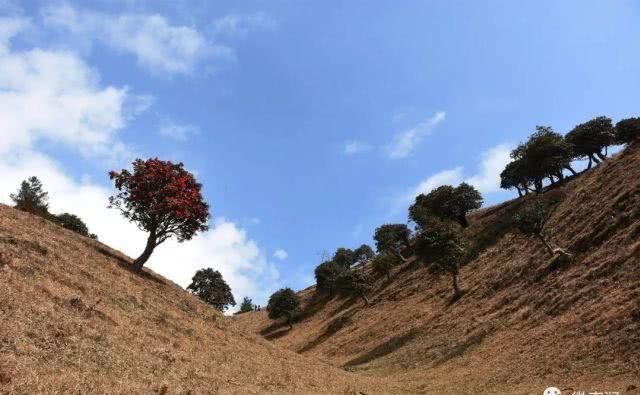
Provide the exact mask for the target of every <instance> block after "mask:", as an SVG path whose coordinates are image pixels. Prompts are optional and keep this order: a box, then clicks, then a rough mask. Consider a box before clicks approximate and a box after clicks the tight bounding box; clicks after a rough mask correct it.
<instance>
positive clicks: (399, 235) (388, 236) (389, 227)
mask: <svg viewBox="0 0 640 395" xmlns="http://www.w3.org/2000/svg"><path fill="white" fill-rule="evenodd" d="M410 235H411V231H409V228H408V227H407V225H405V224H385V225H382V226H379V227H378V228H376V231H375V235H374V236H373V239H374V240H375V242H376V249H377V250H378V252H379V253H384V252H392V253H394V254H396V255H397V256H398V257H400V259H402V260H403V261H406V258H405V257H403V256H402V250H403V249H404V248H406V247H408V246H409V236H410Z"/></svg>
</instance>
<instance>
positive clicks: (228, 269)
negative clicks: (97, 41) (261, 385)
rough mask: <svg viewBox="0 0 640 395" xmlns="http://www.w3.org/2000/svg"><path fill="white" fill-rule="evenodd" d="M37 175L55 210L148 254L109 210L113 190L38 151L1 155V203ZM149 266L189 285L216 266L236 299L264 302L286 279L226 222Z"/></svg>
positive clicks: (116, 244) (126, 248)
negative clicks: (77, 175) (84, 178)
mask: <svg viewBox="0 0 640 395" xmlns="http://www.w3.org/2000/svg"><path fill="white" fill-rule="evenodd" d="M32 175H36V176H38V177H39V178H40V179H41V181H42V182H43V184H44V187H45V189H46V190H47V191H48V192H49V196H50V208H51V211H52V212H54V213H60V212H65V211H67V212H71V213H74V214H77V215H78V216H80V217H81V218H82V219H83V220H84V221H85V222H86V223H87V225H88V227H89V230H90V231H91V232H93V233H96V234H97V235H98V236H99V238H100V241H101V242H103V243H105V244H107V245H109V246H111V247H113V248H116V249H118V250H121V251H122V252H124V253H125V254H127V255H129V256H132V257H136V256H138V255H139V254H140V253H141V252H142V250H143V248H144V245H145V240H146V235H145V234H144V233H143V232H141V231H140V230H138V228H137V227H136V226H135V225H134V224H132V223H129V222H128V221H126V220H125V219H124V218H123V217H122V216H121V215H120V214H119V212H117V211H116V210H113V209H108V208H107V199H108V196H109V195H110V194H111V192H112V191H111V190H110V189H109V188H107V187H104V186H102V185H99V184H95V183H91V182H90V181H81V182H78V181H75V180H73V179H71V178H70V177H68V176H66V175H65V174H64V170H63V169H62V168H61V167H60V165H59V164H58V163H56V162H55V161H53V160H52V159H50V158H48V157H47V156H45V155H42V154H39V153H37V152H34V151H27V150H24V151H15V152H13V153H11V154H10V155H5V156H2V157H0V202H3V203H6V204H11V202H10V199H9V194H10V193H13V192H15V190H16V189H17V188H18V186H19V184H20V181H22V180H23V179H25V178H27V177H29V176H32ZM105 177H106V172H105ZM147 265H148V266H149V267H150V268H151V269H153V270H154V271H156V272H158V273H160V274H162V275H163V276H165V277H167V278H169V279H171V280H172V281H174V282H176V283H178V284H179V285H181V286H183V287H186V286H187V285H188V284H189V283H190V282H191V277H192V276H193V274H194V273H195V272H196V271H197V270H198V269H201V268H206V267H212V268H214V269H216V270H219V271H220V272H221V273H222V275H223V276H224V278H225V280H226V281H227V282H228V283H229V285H230V286H231V288H232V291H233V293H234V296H235V298H236V300H242V297H243V296H250V297H252V298H253V299H254V300H256V301H264V300H266V299H267V297H268V296H269V294H270V293H271V292H272V291H274V290H275V289H276V288H278V286H279V279H280V274H279V272H278V269H277V267H276V266H275V265H274V264H273V263H271V262H269V261H268V260H267V259H266V257H265V254H264V253H263V252H262V251H261V250H260V248H259V247H258V245H257V244H256V243H255V242H254V241H253V240H251V239H249V238H248V236H247V234H246V232H245V231H244V230H243V229H241V228H239V227H238V226H237V225H236V224H235V223H233V222H231V221H228V220H225V219H224V218H221V219H218V220H217V221H216V222H215V223H214V224H213V225H212V227H211V230H209V232H207V233H204V234H201V235H198V236H196V237H195V238H194V239H193V240H191V241H186V242H184V243H178V242H176V241H174V240H172V241H167V242H166V243H165V244H163V245H161V246H160V247H158V248H157V250H156V251H155V252H154V254H153V255H152V257H151V259H150V260H149V263H148V264H147Z"/></svg>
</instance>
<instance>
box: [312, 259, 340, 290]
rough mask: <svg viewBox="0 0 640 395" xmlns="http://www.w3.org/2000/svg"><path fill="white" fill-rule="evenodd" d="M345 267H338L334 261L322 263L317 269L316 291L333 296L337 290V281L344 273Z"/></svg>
mask: <svg viewBox="0 0 640 395" xmlns="http://www.w3.org/2000/svg"><path fill="white" fill-rule="evenodd" d="M344 270H345V269H344V267H342V266H340V265H338V264H337V263H335V262H334V261H327V262H322V263H321V264H319V265H318V266H317V267H316V270H315V276H316V290H317V291H318V292H325V293H329V294H333V291H334V290H335V283H336V279H337V278H338V276H339V275H340V273H342V272H343V271H344Z"/></svg>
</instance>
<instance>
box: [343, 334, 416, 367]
mask: <svg viewBox="0 0 640 395" xmlns="http://www.w3.org/2000/svg"><path fill="white" fill-rule="evenodd" d="M418 333H419V331H418V329H417V328H414V329H411V330H410V331H409V332H407V333H405V334H404V335H400V336H396V337H393V338H391V339H390V340H388V341H387V342H385V343H383V344H381V345H379V346H378V347H376V348H374V349H373V350H371V351H369V352H368V353H365V354H363V355H361V356H359V357H357V358H354V359H352V360H351V361H349V362H347V363H345V364H344V367H350V366H356V365H362V364H365V363H367V362H371V361H373V360H375V359H378V358H381V357H384V356H385V355H388V354H391V353H392V352H394V351H396V350H397V349H399V348H400V347H402V346H404V345H405V344H407V343H409V342H410V341H411V340H413V339H415V337H416V336H417V335H418Z"/></svg>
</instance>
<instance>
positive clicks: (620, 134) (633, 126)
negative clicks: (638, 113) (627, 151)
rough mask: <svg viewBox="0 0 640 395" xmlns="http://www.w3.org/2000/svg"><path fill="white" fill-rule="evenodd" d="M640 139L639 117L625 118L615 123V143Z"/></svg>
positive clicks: (627, 142) (629, 142)
mask: <svg viewBox="0 0 640 395" xmlns="http://www.w3.org/2000/svg"><path fill="white" fill-rule="evenodd" d="M639 140H640V118H627V119H623V120H621V121H620V122H618V123H616V143H617V144H631V143H633V142H634V141H639Z"/></svg>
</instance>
